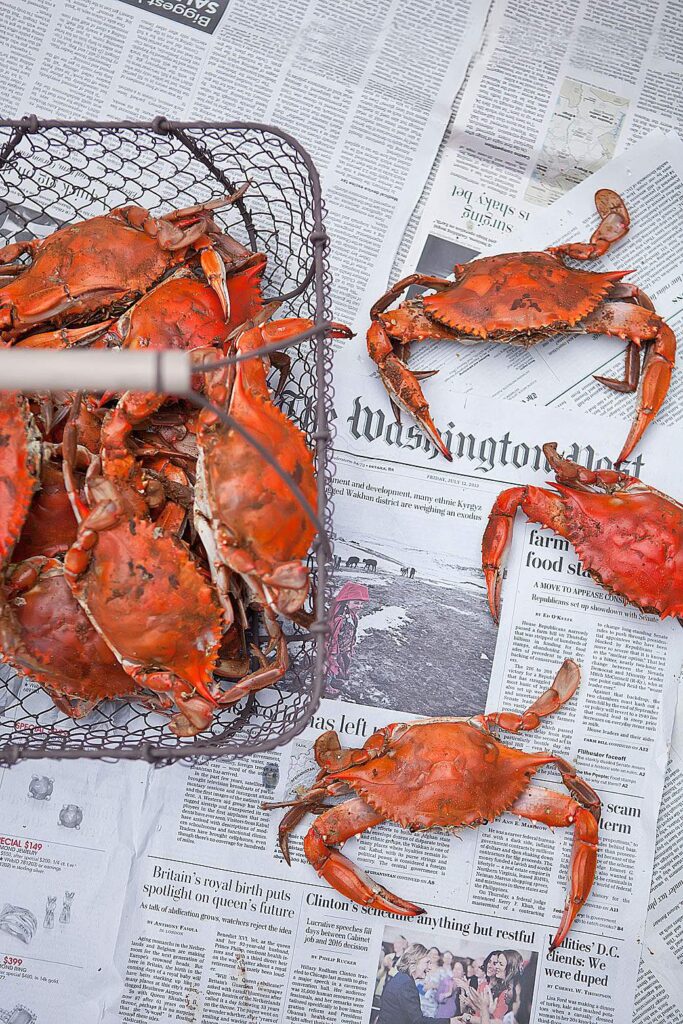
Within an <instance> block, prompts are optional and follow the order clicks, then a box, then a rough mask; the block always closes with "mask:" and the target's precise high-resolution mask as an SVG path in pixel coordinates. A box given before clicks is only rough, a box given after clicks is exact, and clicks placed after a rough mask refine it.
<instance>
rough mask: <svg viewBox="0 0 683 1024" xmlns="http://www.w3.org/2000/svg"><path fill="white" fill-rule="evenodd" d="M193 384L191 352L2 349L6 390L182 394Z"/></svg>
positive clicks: (0, 386) (0, 372) (0, 381)
mask: <svg viewBox="0 0 683 1024" xmlns="http://www.w3.org/2000/svg"><path fill="white" fill-rule="evenodd" d="M191 386H192V363H191V360H190V355H189V353H188V352H173V351H163V352H139V351H120V350H119V351H116V350H109V351H83V350H81V349H79V350H77V351H73V350H72V351H63V350H50V349H40V350H38V349H31V350H23V351H22V350H20V349H10V350H6V351H4V352H0V391H37V392H46V391H47V392H50V391H52V392H54V391H80V390H87V391H98V392H99V391H102V392H104V391H152V392H157V393H160V394H171V395H180V394H186V393H187V392H188V391H190V390H191Z"/></svg>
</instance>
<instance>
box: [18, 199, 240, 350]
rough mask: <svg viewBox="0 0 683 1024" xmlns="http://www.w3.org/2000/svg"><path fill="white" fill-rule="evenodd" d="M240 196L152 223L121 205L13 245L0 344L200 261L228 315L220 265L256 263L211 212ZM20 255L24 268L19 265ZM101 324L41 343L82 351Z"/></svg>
mask: <svg viewBox="0 0 683 1024" xmlns="http://www.w3.org/2000/svg"><path fill="white" fill-rule="evenodd" d="M243 193H244V189H243V188H242V189H239V190H238V191H237V192H235V193H234V194H233V195H231V196H225V197H223V198H220V199H213V200H211V201H210V202H207V203H201V204H199V205H197V206H191V207H188V208H187V209H184V210H174V211H172V212H171V213H167V214H165V215H164V216H162V217H153V216H152V215H151V214H150V213H149V211H148V210H145V209H144V208H143V207H141V206H122V207H119V208H118V209H116V210H112V211H111V212H110V213H108V214H105V215H104V216H101V217H91V218H90V219H89V220H84V221H81V222H79V223H78V224H70V225H67V226H66V227H63V228H59V229H58V230H57V231H55V232H54V233H53V234H51V235H48V237H47V238H45V239H37V240H35V241H25V242H15V243H14V244H12V245H8V246H6V247H5V248H4V249H2V250H0V272H1V273H2V274H3V275H8V274H11V275H13V279H12V280H11V281H10V282H9V283H5V284H2V286H0V338H1V339H2V340H3V341H5V342H8V343H12V342H14V341H17V340H18V339H19V338H21V337H22V336H24V335H26V334H28V333H29V332H30V331H32V330H34V329H35V328H36V327H39V326H40V325H50V327H56V326H61V325H63V324H65V323H68V322H70V321H73V320H75V319H77V318H79V317H83V316H84V315H92V314H93V313H96V312H98V313H101V314H104V315H106V312H107V310H112V309H115V308H117V307H118V308H119V309H120V308H121V307H122V306H124V307H125V306H126V305H130V304H131V303H132V302H133V301H134V300H135V299H136V298H137V297H138V296H139V295H141V294H143V293H144V292H146V291H148V290H149V289H150V288H151V287H152V286H153V285H155V284H156V283H157V282H158V281H159V280H160V279H161V278H162V277H163V276H164V274H165V273H166V272H167V271H169V270H171V269H172V268H173V267H175V266H178V265H179V264H181V263H183V262H185V261H186V260H187V258H188V255H190V254H193V253H196V254H198V255H199V256H200V262H201V265H202V269H203V270H204V273H205V274H206V277H207V280H208V281H209V283H210V284H211V286H212V287H213V288H214V290H215V291H216V294H217V295H218V297H219V299H220V301H221V303H222V304H223V308H224V312H225V315H226V317H227V316H228V315H229V308H230V298H229V294H228V288H227V286H226V266H225V263H224V260H223V256H222V255H220V253H221V252H222V253H223V255H226V256H227V258H228V262H229V265H230V266H231V267H232V266H233V265H234V266H237V267H242V266H244V265H245V264H246V263H249V264H251V262H252V261H253V260H254V259H255V258H256V257H255V256H254V254H252V253H250V252H248V250H246V249H244V248H243V247H242V246H241V245H239V243H238V242H236V241H235V240H234V239H231V238H229V236H227V235H222V234H221V232H220V231H219V230H218V228H217V227H216V224H215V222H214V219H213V211H214V210H217V209H219V208H220V207H223V206H226V205H228V204H230V203H234V202H235V201H236V200H237V199H239V198H240V197H241V196H242V195H243ZM25 254H28V255H29V256H30V257H31V262H30V263H29V264H28V265H26V264H25V263H23V262H22V261H21V259H20V257H21V256H23V255H25ZM107 323H108V322H107V321H105V322H104V323H100V324H89V325H88V326H86V327H79V328H74V329H73V330H72V331H68V330H66V329H65V330H55V331H54V332H53V334H52V336H51V337H50V336H46V335H43V336H42V340H41V344H42V345H48V344H52V345H54V347H59V346H61V345H65V344H82V343H84V342H87V341H89V340H92V338H94V337H96V336H97V333H98V331H100V332H101V330H102V329H103V328H104V327H106V326H107Z"/></svg>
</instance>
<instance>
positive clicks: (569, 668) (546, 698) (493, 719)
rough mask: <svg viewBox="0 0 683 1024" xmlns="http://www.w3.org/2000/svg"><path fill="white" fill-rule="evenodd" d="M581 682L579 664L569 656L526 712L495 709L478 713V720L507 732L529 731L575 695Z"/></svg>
mask: <svg viewBox="0 0 683 1024" xmlns="http://www.w3.org/2000/svg"><path fill="white" fill-rule="evenodd" d="M580 682H581V670H580V669H579V666H578V665H577V664H576V662H575V661H572V660H571V658H567V659H566V660H565V661H564V662H563V664H562V666H561V668H560V671H559V672H558V673H557V675H556V676H555V679H554V680H553V683H552V685H551V686H550V687H549V688H548V689H547V690H546V691H545V693H542V694H541V696H540V697H539V698H538V700H535V701H534V703H533V704H532V705H531V706H530V707H528V708H527V709H526V711H525V712H524V714H522V715H518V714H515V713H514V712H513V711H494V712H490V713H489V714H487V715H477V719H476V720H477V721H480V722H481V723H482V724H483V725H485V726H486V727H487V728H488V726H490V725H497V726H498V727H499V728H500V729H505V731H506V732H528V731H529V730H531V729H537V728H538V727H539V725H540V724H541V719H542V718H545V717H546V716H547V715H552V714H553V712H555V711H557V710H558V708H560V707H562V705H563V704H566V703H567V701H568V700H569V699H570V698H571V697H573V696H574V694H575V693H576V690H577V688H578V685H579V683H580Z"/></svg>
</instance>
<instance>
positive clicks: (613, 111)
mask: <svg viewBox="0 0 683 1024" xmlns="http://www.w3.org/2000/svg"><path fill="white" fill-rule="evenodd" d="M680 14H681V11H680V3H679V0H646V2H643V3H641V2H636V0H626V2H624V3H620V4H618V5H614V4H602V3H598V2H594V0H567V2H564V3H561V4H554V5H553V6H552V9H548V6H547V5H544V6H543V9H542V13H541V11H540V5H539V4H538V3H536V2H535V0H495V2H494V3H493V5H492V7H491V12H490V16H489V19H488V22H487V27H486V35H485V40H484V44H483V46H482V47H481V49H480V51H479V53H478V55H477V59H476V60H475V62H474V63H473V66H472V68H471V73H470V74H469V76H468V79H467V82H466V85H465V88H464V91H463V94H462V97H461V99H460V102H459V104H458V106H457V108H456V110H455V116H454V119H453V121H452V123H451V125H450V128H449V133H448V137H447V140H446V144H445V146H444V148H443V150H442V152H441V154H440V159H439V166H438V170H437V172H436V175H435V179H434V184H433V186H432V188H431V189H430V191H429V197H428V199H427V201H426V204H425V207H424V209H423V212H422V215H421V217H420V220H419V224H417V223H415V221H414V220H413V222H412V224H411V229H410V231H409V232H408V234H407V237H406V238H404V241H403V244H402V246H401V253H402V256H403V262H404V264H405V266H407V267H409V268H410V270H415V269H417V270H422V271H424V272H425V273H441V274H447V273H450V271H451V270H452V267H453V264H454V263H455V262H464V261H465V260H467V259H471V258H472V257H473V256H475V255H477V254H478V253H480V252H482V250H484V249H486V248H487V247H488V246H489V245H491V244H494V243H496V242H502V243H504V247H505V248H512V246H511V245H508V243H507V242H506V239H511V238H512V236H513V234H514V233H515V231H516V229H517V227H518V226H519V225H520V224H524V223H525V222H527V221H528V220H529V217H530V216H533V214H534V212H535V211H536V210H538V208H539V206H545V205H547V204H549V203H552V202H553V201H554V200H556V199H558V198H559V197H561V196H562V195H564V194H565V193H567V192H569V190H571V189H573V188H574V186H575V185H576V184H578V183H579V182H581V181H583V179H584V178H586V177H587V176H589V175H590V174H592V173H594V172H595V171H596V170H599V169H600V168H601V167H602V166H603V165H604V164H606V163H607V162H608V161H609V160H610V159H611V158H612V157H613V156H615V155H617V154H619V153H620V152H622V151H623V150H624V149H625V148H626V147H628V146H629V145H631V144H632V143H633V142H635V141H637V140H638V139H641V138H643V137H644V136H645V135H647V134H648V133H649V132H651V131H652V130H654V129H657V128H658V129H662V130H668V129H670V128H677V127H680V126H681V124H683V107H682V106H681V92H680V86H679V84H677V83H680V76H681V73H682V72H683V45H682V44H681V28H680V26H681V18H680ZM409 241H412V245H411V248H410V252H409V253H408V251H407V245H408V242H409ZM446 243H450V244H446ZM453 246H456V247H457V249H456V251H455V258H454V257H453V248H452V247H453Z"/></svg>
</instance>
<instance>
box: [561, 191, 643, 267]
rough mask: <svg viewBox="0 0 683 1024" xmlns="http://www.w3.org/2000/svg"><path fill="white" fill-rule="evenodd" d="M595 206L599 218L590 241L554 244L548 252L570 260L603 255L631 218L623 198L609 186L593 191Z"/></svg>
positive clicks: (616, 240)
mask: <svg viewBox="0 0 683 1024" xmlns="http://www.w3.org/2000/svg"><path fill="white" fill-rule="evenodd" d="M595 208H596V209H597V211H598V213H599V214H600V217H601V220H600V224H599V225H598V227H597V228H596V229H595V231H594V232H593V234H592V235H591V240H590V242H568V243H566V244H565V245H554V246H552V247H551V248H550V249H548V252H554V253H557V255H558V256H568V257H569V258H570V259H572V260H594V259H596V258H597V257H598V256H604V254H605V253H606V252H607V251H608V249H609V248H610V247H611V246H612V245H614V243H615V242H618V241H619V239H620V238H623V237H624V235H625V234H626V233H627V231H628V229H629V226H630V224H631V218H630V217H629V215H628V210H627V209H626V206H625V205H624V200H623V199H622V198H621V196H620V195H618V194H617V193H616V192H613V191H612V190H611V189H609V188H601V189H598V191H597V192H596V193H595Z"/></svg>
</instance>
